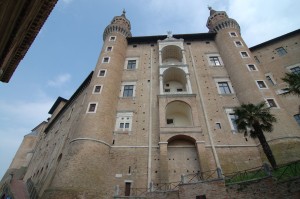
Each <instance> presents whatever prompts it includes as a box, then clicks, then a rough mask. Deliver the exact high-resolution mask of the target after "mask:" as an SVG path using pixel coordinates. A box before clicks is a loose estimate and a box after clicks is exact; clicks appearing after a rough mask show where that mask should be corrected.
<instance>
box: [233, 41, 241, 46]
mask: <svg viewBox="0 0 300 199" xmlns="http://www.w3.org/2000/svg"><path fill="white" fill-rule="evenodd" d="M234 43H235V46H236V47H241V46H243V43H242V42H240V41H235V42H234Z"/></svg>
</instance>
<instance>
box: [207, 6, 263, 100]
mask: <svg viewBox="0 0 300 199" xmlns="http://www.w3.org/2000/svg"><path fill="white" fill-rule="evenodd" d="M209 9H210V16H209V17H208V20H207V24H206V26H207V27H208V29H209V32H217V35H216V38H215V41H216V44H217V47H218V49H219V53H220V55H221V57H222V60H223V61H224V64H225V67H226V69H227V72H228V74H229V76H230V80H231V82H232V84H233V85H234V91H235V92H236V95H237V97H238V99H239V101H240V102H241V103H249V102H251V103H257V102H261V101H263V100H264V99H263V97H262V95H261V93H260V92H259V91H258V87H257V85H256V83H255V81H253V78H252V76H251V75H249V74H246V73H247V72H248V71H249V70H248V69H247V67H246V65H247V64H253V63H255V60H254V59H253V57H252V56H251V53H250V50H249V48H248V47H247V45H246V43H245V42H244V40H243V38H242V37H241V33H240V26H239V24H238V23H237V22H236V21H235V20H234V19H231V18H229V17H228V16H227V14H226V12H224V11H215V10H213V9H212V8H209Z"/></svg>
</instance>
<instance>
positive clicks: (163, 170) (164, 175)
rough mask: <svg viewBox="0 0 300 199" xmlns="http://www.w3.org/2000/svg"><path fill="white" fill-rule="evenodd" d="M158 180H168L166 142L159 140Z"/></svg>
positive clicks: (164, 181)
mask: <svg viewBox="0 0 300 199" xmlns="http://www.w3.org/2000/svg"><path fill="white" fill-rule="evenodd" d="M159 155H160V157H159V166H160V182H161V183H168V182H169V172H168V142H159Z"/></svg>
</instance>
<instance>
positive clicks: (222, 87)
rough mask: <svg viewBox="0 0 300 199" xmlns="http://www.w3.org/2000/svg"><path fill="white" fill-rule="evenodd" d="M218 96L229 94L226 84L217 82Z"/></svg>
mask: <svg viewBox="0 0 300 199" xmlns="http://www.w3.org/2000/svg"><path fill="white" fill-rule="evenodd" d="M218 86H219V91H220V94H230V93H231V90H230V87H229V85H228V82H218Z"/></svg>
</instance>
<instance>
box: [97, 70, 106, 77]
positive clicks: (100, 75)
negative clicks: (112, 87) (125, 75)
mask: <svg viewBox="0 0 300 199" xmlns="http://www.w3.org/2000/svg"><path fill="white" fill-rule="evenodd" d="M105 74H106V70H100V71H99V74H98V76H99V77H105Z"/></svg>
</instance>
